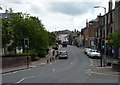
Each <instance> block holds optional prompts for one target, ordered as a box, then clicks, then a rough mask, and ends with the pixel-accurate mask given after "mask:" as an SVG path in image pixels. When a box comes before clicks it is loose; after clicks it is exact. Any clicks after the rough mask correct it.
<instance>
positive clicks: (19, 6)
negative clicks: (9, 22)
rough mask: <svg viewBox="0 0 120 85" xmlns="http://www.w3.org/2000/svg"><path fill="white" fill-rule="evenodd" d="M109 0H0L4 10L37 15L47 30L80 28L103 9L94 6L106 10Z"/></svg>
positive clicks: (102, 11) (102, 12)
mask: <svg viewBox="0 0 120 85" xmlns="http://www.w3.org/2000/svg"><path fill="white" fill-rule="evenodd" d="M108 1H109V0H90V1H88V0H86V1H85V0H0V4H1V7H2V8H3V11H2V10H1V11H0V12H4V10H5V9H6V8H12V9H13V11H14V12H22V13H28V14H30V15H31V16H36V17H39V19H40V20H42V23H43V24H44V25H45V27H46V29H47V30H49V31H59V30H65V29H68V30H71V31H72V30H74V29H77V30H79V31H80V30H81V29H82V28H84V27H85V25H86V19H88V21H90V20H92V19H95V18H96V17H97V15H98V14H99V13H101V14H102V15H103V14H104V9H102V8H99V9H95V8H94V6H98V5H99V6H103V7H106V8H107V10H108ZM113 1H114V0H113Z"/></svg>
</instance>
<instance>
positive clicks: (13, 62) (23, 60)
mask: <svg viewBox="0 0 120 85" xmlns="http://www.w3.org/2000/svg"><path fill="white" fill-rule="evenodd" d="M28 60H29V63H30V62H31V58H30V57H29V59H28ZM22 65H27V57H23V56H22V57H2V68H9V67H17V66H22Z"/></svg>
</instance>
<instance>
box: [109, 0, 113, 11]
mask: <svg viewBox="0 0 120 85" xmlns="http://www.w3.org/2000/svg"><path fill="white" fill-rule="evenodd" d="M112 5H113V3H112V0H110V1H109V7H108V11H109V12H110V11H112Z"/></svg>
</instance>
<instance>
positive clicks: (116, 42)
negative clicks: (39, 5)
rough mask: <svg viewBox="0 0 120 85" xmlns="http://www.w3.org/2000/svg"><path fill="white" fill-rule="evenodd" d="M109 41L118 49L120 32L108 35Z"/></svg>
mask: <svg viewBox="0 0 120 85" xmlns="http://www.w3.org/2000/svg"><path fill="white" fill-rule="evenodd" d="M109 41H110V43H111V44H112V45H113V46H116V47H120V32H114V33H112V34H110V35H109Z"/></svg>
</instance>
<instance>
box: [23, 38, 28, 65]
mask: <svg viewBox="0 0 120 85" xmlns="http://www.w3.org/2000/svg"><path fill="white" fill-rule="evenodd" d="M24 48H25V49H26V50H27V67H29V57H28V48H29V38H24Z"/></svg>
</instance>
